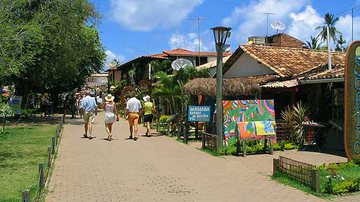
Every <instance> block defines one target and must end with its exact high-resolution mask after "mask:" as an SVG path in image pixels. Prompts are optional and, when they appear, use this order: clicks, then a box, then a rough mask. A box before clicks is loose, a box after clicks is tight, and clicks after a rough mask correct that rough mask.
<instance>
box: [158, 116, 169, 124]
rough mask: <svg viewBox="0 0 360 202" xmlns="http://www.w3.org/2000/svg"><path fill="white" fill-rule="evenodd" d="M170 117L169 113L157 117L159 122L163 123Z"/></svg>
mask: <svg viewBox="0 0 360 202" xmlns="http://www.w3.org/2000/svg"><path fill="white" fill-rule="evenodd" d="M170 117H171V115H161V116H160V118H159V122H160V123H165V122H166V120H168V119H169V118H170Z"/></svg>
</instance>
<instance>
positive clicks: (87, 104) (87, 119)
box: [81, 91, 97, 140]
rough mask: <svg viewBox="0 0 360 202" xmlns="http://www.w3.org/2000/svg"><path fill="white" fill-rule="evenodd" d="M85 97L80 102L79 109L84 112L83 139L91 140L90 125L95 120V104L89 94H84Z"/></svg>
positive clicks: (87, 92)
mask: <svg viewBox="0 0 360 202" xmlns="http://www.w3.org/2000/svg"><path fill="white" fill-rule="evenodd" d="M85 95H86V97H84V99H82V101H81V108H82V109H83V111H84V115H83V118H84V129H85V134H84V137H85V138H89V139H90V140H91V139H92V138H93V136H92V123H93V122H94V120H95V114H96V108H97V104H96V102H95V99H94V98H93V97H90V92H89V91H86V92H85Z"/></svg>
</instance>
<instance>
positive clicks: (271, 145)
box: [269, 138, 274, 155]
mask: <svg viewBox="0 0 360 202" xmlns="http://www.w3.org/2000/svg"><path fill="white" fill-rule="evenodd" d="M269 143H270V154H271V155H273V154H274V148H273V144H272V141H271V139H270V138H269Z"/></svg>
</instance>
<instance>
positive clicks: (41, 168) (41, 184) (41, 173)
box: [39, 163, 44, 191]
mask: <svg viewBox="0 0 360 202" xmlns="http://www.w3.org/2000/svg"><path fill="white" fill-rule="evenodd" d="M43 187H44V165H43V164H42V163H40V164H39V190H40V191H41V190H42V189H43Z"/></svg>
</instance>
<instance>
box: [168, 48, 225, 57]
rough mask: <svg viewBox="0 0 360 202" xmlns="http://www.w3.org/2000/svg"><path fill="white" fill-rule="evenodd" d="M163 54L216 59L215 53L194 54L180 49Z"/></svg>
mask: <svg viewBox="0 0 360 202" xmlns="http://www.w3.org/2000/svg"><path fill="white" fill-rule="evenodd" d="M163 53H164V54H165V55H167V56H213V57H216V52H195V51H190V50H186V49H182V48H176V49H174V50H166V51H163ZM229 55H231V53H228V52H224V56H229Z"/></svg>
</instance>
